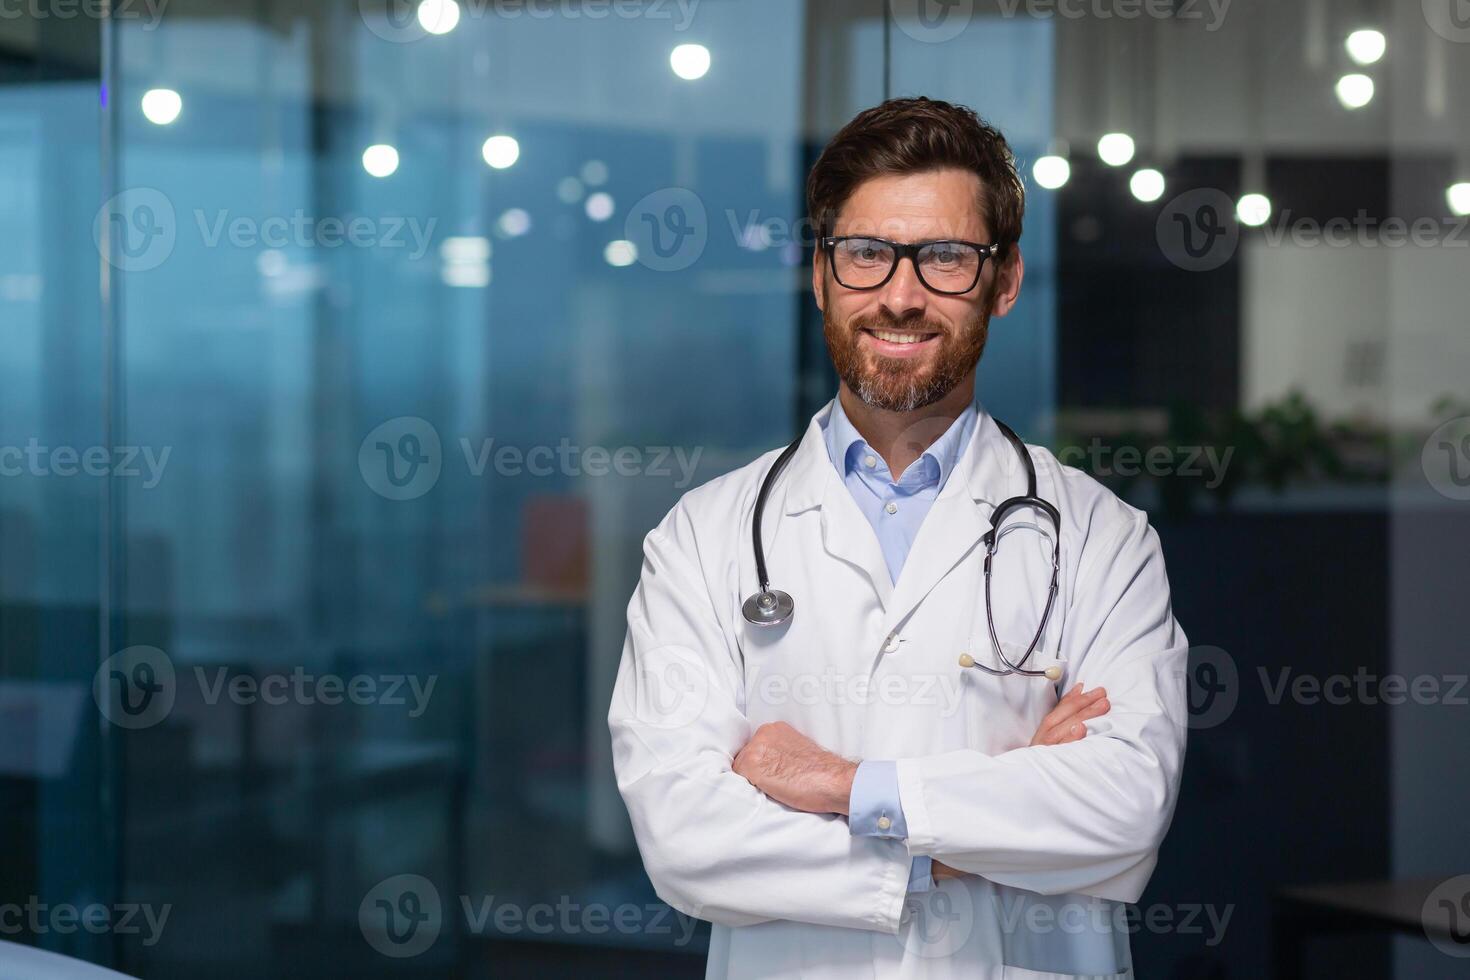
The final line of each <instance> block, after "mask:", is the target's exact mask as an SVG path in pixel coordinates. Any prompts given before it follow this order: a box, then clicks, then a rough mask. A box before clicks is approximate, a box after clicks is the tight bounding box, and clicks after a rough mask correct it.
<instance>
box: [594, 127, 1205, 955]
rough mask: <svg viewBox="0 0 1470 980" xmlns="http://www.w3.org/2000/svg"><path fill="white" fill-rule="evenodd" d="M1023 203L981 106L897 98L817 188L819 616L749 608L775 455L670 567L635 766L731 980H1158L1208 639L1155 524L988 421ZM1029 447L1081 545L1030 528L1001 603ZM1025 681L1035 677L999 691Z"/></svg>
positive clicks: (789, 556) (797, 523) (772, 557)
mask: <svg viewBox="0 0 1470 980" xmlns="http://www.w3.org/2000/svg"><path fill="white" fill-rule="evenodd" d="M1022 194H1023V190H1022V184H1021V181H1020V179H1019V178H1018V177H1017V174H1016V170H1015V166H1014V162H1013V159H1012V155H1011V152H1010V149H1009V147H1008V146H1007V144H1006V142H1005V139H1004V137H1002V136H1001V134H1000V133H998V132H997V131H995V130H994V129H992V128H990V127H989V126H987V125H986V124H984V123H983V122H982V121H981V120H979V119H978V118H977V117H976V116H975V114H974V113H973V112H971V111H970V110H968V109H966V108H963V107H960V106H954V105H950V104H948V103H944V102H937V101H931V100H928V99H922V98H920V99H896V100H891V101H889V102H885V103H884V104H882V105H880V106H877V107H876V108H873V109H869V110H866V111H864V112H863V113H861V114H859V115H858V116H857V117H856V118H854V119H853V120H852V121H851V122H850V123H849V124H848V125H847V126H846V127H844V128H843V129H842V130H841V132H839V133H838V134H837V135H836V136H835V137H834V138H833V140H832V142H831V143H830V144H829V145H828V146H827V147H826V149H825V150H824V152H823V153H822V155H821V157H820V158H819V159H818V161H817V163H816V164H815V166H814V167H813V169H812V172H811V175H810V178H809V180H808V184H807V205H808V208H809V211H810V214H811V215H812V217H813V219H814V221H816V222H817V223H818V227H819V229H820V231H819V233H820V235H821V238H820V239H819V241H818V245H817V248H816V254H815V263H814V268H813V272H812V287H813V291H814V293H815V296H816V301H817V305H818V306H819V307H820V308H821V311H822V314H823V319H824V323H825V334H826V341H827V348H828V351H829V352H830V354H831V357H832V362H833V365H834V366H835V368H836V371H837V375H838V377H839V378H840V381H841V383H840V386H839V388H838V392H837V397H836V398H835V399H834V400H833V401H832V402H830V403H829V404H827V405H826V406H825V407H823V408H822V409H821V411H819V412H818V413H817V414H816V416H815V417H813V418H812V419H811V421H810V423H809V424H808V425H807V427H806V431H805V433H804V434H803V435H802V438H801V439H800V441H799V444H798V445H797V446H796V448H795V450H794V454H793V455H791V456H790V458H789V461H788V463H787V465H785V467H784V469H782V470H780V471H779V472H778V473H777V475H776V477H775V478H774V481H773V483H772V486H771V489H770V493H769V496H768V499H767V500H766V501H765V504H764V507H763V508H761V510H762V515H761V523H760V541H761V545H762V550H763V552H764V562H765V566H766V572H767V576H768V578H769V583H770V589H771V590H781V591H782V592H784V593H788V594H789V595H790V596H791V598H792V600H793V602H794V611H793V614H792V615H791V616H790V617H789V618H784V619H781V620H780V621H779V622H776V623H760V624H757V623H752V622H751V621H750V620H749V619H748V618H747V617H746V615H745V614H744V612H743V604H744V603H745V601H746V599H747V598H748V597H751V596H752V595H753V594H756V593H760V592H761V591H762V586H763V583H761V582H760V581H759V576H758V573H757V565H756V559H755V555H754V548H753V543H752V524H753V521H754V519H755V512H756V509H757V508H756V502H757V496H758V494H759V490H760V487H761V485H762V482H763V481H764V480H765V478H766V476H767V474H768V473H769V472H770V471H771V469H772V464H773V463H774V462H775V461H776V459H777V457H778V455H780V451H779V450H773V451H771V452H769V453H767V454H765V455H763V456H762V457H760V458H759V459H757V460H755V461H754V462H752V463H750V464H749V465H747V466H745V467H742V468H740V469H738V470H736V471H734V472H732V473H729V474H727V475H725V476H722V477H720V478H718V479H715V480H713V481H711V482H709V483H707V484H705V485H704V486H702V487H699V488H697V489H695V490H693V491H691V492H689V493H688V494H686V495H685V496H684V498H683V499H682V500H680V501H679V503H678V504H677V505H676V506H675V507H674V508H673V510H671V511H670V512H669V514H668V515H667V516H666V517H665V518H664V519H663V521H662V522H661V523H660V524H659V525H658V526H657V527H656V528H654V529H653V530H652V531H651V532H650V533H649V534H648V536H647V538H646V540H645V542H644V562H643V571H642V577H641V579H640V581H639V584H638V588H637V590H636V591H635V593H634V594H633V597H632V600H631V602H630V603H629V604H628V633H627V640H626V642H625V645H624V648H623V656H622V662H621V665H620V667H619V672H618V678H617V683H616V686H615V689H614V693H613V700H612V705H611V708H610V710H609V712H608V723H609V726H610V728H611V732H612V738H613V755H614V765H615V768H616V772H617V780H618V786H619V789H620V791H621V793H622V796H623V799H624V801H625V802H626V804H627V807H628V812H629V815H630V817H631V819H632V825H633V830H634V833H635V836H636V839H637V842H638V846H639V850H640V852H641V854H642V857H643V861H644V866H645V868H646V869H647V872H648V876H649V878H650V879H651V881H652V882H653V885H654V887H655V889H656V890H657V892H658V894H659V896H660V897H661V898H663V899H664V900H665V901H667V902H668V903H669V904H670V905H672V906H674V907H675V908H676V909H679V910H680V911H682V912H685V913H687V914H689V915H693V916H697V917H699V918H703V919H707V920H709V921H711V922H712V923H714V928H713V932H712V936H711V943H710V954H709V963H708V972H707V975H708V976H709V977H732V978H733V977H739V978H744V977H752V978H754V977H762V978H770V977H793V978H794V977H810V978H829V977H830V978H843V980H847V978H855V977H874V978H887V977H895V978H896V977H905V978H911V977H912V978H917V977H925V978H949V977H955V978H958V977H966V978H975V977H990V978H1001V977H1006V978H1012V977H1028V978H1032V977H1039V976H1041V977H1045V976H1073V975H1078V974H1085V975H1090V976H1127V975H1131V960H1130V956H1129V948H1128V933H1129V932H1130V931H1132V929H1131V927H1133V926H1135V925H1136V924H1135V923H1133V922H1132V921H1131V920H1127V919H1125V917H1124V915H1123V907H1122V906H1121V905H1119V904H1117V903H1125V902H1134V901H1137V900H1138V898H1139V896H1140V894H1141V893H1142V891H1143V888H1144V885H1145V884H1146V883H1147V882H1148V879H1149V875H1150V873H1151V871H1152V870H1153V867H1154V864H1155V861H1156V860H1157V854H1158V848H1159V843H1160V841H1161V840H1162V839H1163V836H1164V833H1165V831H1166V830H1167V829H1168V826H1169V821H1170V817H1171V815H1172V813H1173V809H1174V804H1175V799H1176V796H1177V792H1178V785H1179V773H1180V767H1181V764H1182V762H1183V756H1184V743H1185V737H1184V736H1185V728H1186V726H1185V720H1186V716H1185V714H1184V711H1185V704H1184V681H1183V671H1184V657H1185V653H1186V644H1187V641H1186V639H1185V636H1184V633H1183V632H1182V631H1181V629H1180V628H1179V625H1178V624H1177V623H1176V622H1175V620H1174V617H1173V615H1172V613H1171V611H1170V605H1169V587H1168V581H1167V578H1166V576H1165V571H1164V562H1163V557H1162V555H1161V554H1160V550H1159V541H1158V537H1157V535H1156V534H1155V532H1154V531H1153V529H1152V528H1150V527H1149V524H1148V521H1147V519H1146V517H1145V515H1144V514H1143V513H1142V512H1140V511H1138V510H1136V509H1134V508H1133V507H1130V506H1128V505H1127V504H1125V503H1123V502H1122V501H1120V500H1119V499H1118V498H1117V497H1115V496H1114V495H1113V494H1112V493H1110V492H1108V491H1107V490H1106V489H1104V488H1103V487H1102V486H1101V485H1100V484H1098V483H1097V482H1096V481H1094V480H1093V479H1091V478H1090V477H1088V476H1086V475H1085V474H1083V473H1081V472H1080V471H1078V470H1075V469H1072V468H1070V467H1066V466H1062V465H1060V464H1059V463H1058V462H1057V460H1056V458H1055V457H1054V456H1053V455H1052V454H1051V453H1050V452H1048V451H1047V450H1046V449H1043V448H1040V447H1036V446H1029V447H1019V440H1018V441H1017V444H1013V443H1011V442H1010V441H1009V440H1008V439H1007V438H1006V436H1005V434H1004V432H1003V430H1002V429H1001V427H1000V426H999V425H998V423H997V420H996V419H993V418H992V417H991V416H990V415H989V414H988V413H987V412H986V411H985V410H984V408H983V407H981V406H980V405H978V404H977V403H976V402H975V399H974V389H975V369H976V365H977V364H978V362H979V360H980V356H981V354H982V352H983V350H984V348H985V341H986V336H987V332H988V325H989V320H990V317H991V316H992V315H993V316H1004V315H1005V314H1006V313H1008V312H1009V311H1010V310H1011V309H1012V307H1014V306H1015V304H1016V301H1017V297H1018V295H1019V294H1020V290H1021V281H1022V275H1023V271H1024V266H1023V263H1022V260H1021V253H1020V250H1019V248H1018V246H1017V242H1018V240H1019V238H1020V235H1021V218H1022V212H1023V198H1022ZM925 243H935V244H927V245H926V244H925ZM915 245H918V246H921V247H914V246H915ZM1021 452H1025V453H1026V454H1027V455H1028V456H1029V458H1030V462H1031V464H1032V466H1033V467H1034V471H1035V476H1036V495H1037V496H1039V497H1041V498H1042V499H1043V500H1045V501H1048V502H1050V503H1051V504H1052V505H1054V506H1055V507H1056V508H1057V510H1058V512H1059V520H1058V521H1057V522H1056V524H1055V525H1053V523H1052V522H1051V521H1050V520H1049V519H1048V518H1047V516H1046V514H1045V513H1044V508H1041V507H1037V506H1026V507H1020V508H1014V509H1011V510H1010V511H1008V512H1007V513H1005V515H1004V518H1003V521H1002V526H1001V543H1000V544H999V545H998V547H997V550H996V554H995V557H994V568H993V579H992V582H991V584H990V602H989V604H988V607H987V603H986V601H985V596H986V588H987V586H986V581H985V577H984V566H985V564H986V561H985V557H986V551H987V546H986V543H985V541H984V537H985V535H986V532H987V531H989V530H990V529H991V528H990V521H991V517H992V515H993V514H994V513H995V512H996V510H997V507H996V505H997V504H999V503H1001V502H1002V501H1006V500H1008V499H1010V498H1012V497H1016V496H1021V495H1025V494H1026V493H1027V490H1028V487H1027V482H1028V481H1027V472H1026V467H1025V465H1024V463H1023V460H1022V457H1021V455H1020V453H1021ZM1054 528H1056V529H1059V532H1060V534H1059V537H1060V548H1059V550H1056V551H1054V547H1053V546H1054V544H1055V543H1056V537H1057V534H1056V530H1054ZM1054 561H1055V562H1056V568H1057V571H1056V579H1055V580H1056V583H1057V590H1056V595H1055V600H1054V602H1051V603H1049V587H1050V583H1051V581H1052V580H1053V564H1054ZM1049 605H1050V611H1049V612H1048V607H1049ZM773 618H779V617H773ZM991 622H993V624H994V631H993V632H994V636H995V637H996V639H998V640H999V643H1000V650H999V651H996V650H995V649H994V644H993V642H992V630H991V627H990V623H991ZM1043 623H1044V624H1045V628H1044V629H1043V630H1042V631H1041V634H1040V637H1039V640H1035V641H1034V643H1033V640H1034V637H1035V634H1036V631H1037V630H1038V627H1039V625H1040V624H1043ZM1033 645H1034V652H1033V653H1032V654H1031V655H1030V659H1029V660H1026V661H1024V662H1023V661H1022V659H1021V658H1022V657H1023V656H1024V655H1025V653H1026V651H1027V649H1028V648H1029V647H1032V646H1033ZM1005 660H1009V661H1010V662H1012V663H1015V664H1017V665H1019V666H1024V667H1026V668H1027V669H1030V670H1032V671H1033V673H1031V674H1026V673H1019V672H1016V673H1007V674H1004V676H998V675H996V674H994V673H991V672H989V671H987V670H985V669H984V668H985V667H989V668H991V670H996V669H1003V667H1004V661H1005ZM964 661H969V662H970V663H973V664H979V665H980V666H979V667H965V666H961V662H964ZM1047 668H1051V670H1050V674H1051V675H1053V677H1055V679H1053V677H1048V676H1046V675H1045V674H1043V673H1041V672H1042V671H1044V670H1046V669H1047Z"/></svg>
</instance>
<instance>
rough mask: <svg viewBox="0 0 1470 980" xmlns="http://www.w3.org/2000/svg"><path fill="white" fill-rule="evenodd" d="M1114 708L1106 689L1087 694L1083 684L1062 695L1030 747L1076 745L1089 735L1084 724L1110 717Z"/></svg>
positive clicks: (1039, 728) (1096, 688) (1097, 689)
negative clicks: (1074, 743) (1091, 720)
mask: <svg viewBox="0 0 1470 980" xmlns="http://www.w3.org/2000/svg"><path fill="white" fill-rule="evenodd" d="M1111 707H1112V705H1110V704H1109V703H1108V692H1107V690H1106V689H1104V688H1101V687H1095V688H1093V689H1092V690H1091V691H1087V692H1085V693H1084V692H1083V690H1082V685H1081V684H1078V685H1077V686H1076V687H1074V688H1072V689H1071V690H1070V691H1068V692H1067V693H1066V694H1065V695H1063V696H1062V699H1061V700H1060V701H1058V702H1057V703H1056V706H1055V707H1053V708H1052V709H1051V711H1049V712H1047V715H1046V717H1045V718H1043V719H1041V725H1040V726H1039V727H1037V729H1036V735H1035V736H1034V737H1033V738H1032V739H1031V744H1032V745H1065V744H1066V743H1067V742H1075V741H1077V740H1079V739H1081V738H1082V736H1084V735H1086V734H1087V726H1086V725H1085V724H1083V723H1084V722H1086V721H1087V720H1088V719H1089V718H1096V717H1098V716H1099V715H1105V714H1107V713H1108V709H1109V708H1111Z"/></svg>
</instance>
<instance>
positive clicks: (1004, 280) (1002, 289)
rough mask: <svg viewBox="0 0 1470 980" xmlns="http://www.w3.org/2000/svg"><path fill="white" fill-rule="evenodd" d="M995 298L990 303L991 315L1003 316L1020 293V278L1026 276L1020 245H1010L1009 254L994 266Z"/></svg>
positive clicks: (1013, 304) (1014, 303) (1009, 310)
mask: <svg viewBox="0 0 1470 980" xmlns="http://www.w3.org/2000/svg"><path fill="white" fill-rule="evenodd" d="M995 276H996V280H995V299H994V300H992V301H991V304H990V315H991V316H1005V315H1006V314H1007V313H1009V312H1011V308H1012V307H1014V306H1015V305H1016V299H1017V298H1018V297H1019V296H1020V295H1021V280H1022V279H1023V278H1025V276H1026V262H1025V260H1024V259H1022V258H1021V246H1020V245H1012V246H1011V254H1010V255H1009V256H1007V257H1006V259H1005V260H1004V261H1002V262H1000V263H999V264H998V265H997V266H996V268H995Z"/></svg>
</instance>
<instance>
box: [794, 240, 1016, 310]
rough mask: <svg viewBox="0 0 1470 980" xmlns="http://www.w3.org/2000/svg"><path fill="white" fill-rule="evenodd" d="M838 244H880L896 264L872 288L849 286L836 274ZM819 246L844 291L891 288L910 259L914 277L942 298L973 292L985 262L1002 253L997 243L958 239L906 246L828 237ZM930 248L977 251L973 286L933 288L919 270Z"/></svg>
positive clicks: (914, 243) (881, 241)
mask: <svg viewBox="0 0 1470 980" xmlns="http://www.w3.org/2000/svg"><path fill="white" fill-rule="evenodd" d="M838 242H878V243H880V244H883V245H887V246H888V247H889V248H891V249H893V265H892V266H891V267H890V268H889V269H888V275H886V276H884V277H883V279H882V281H881V282H876V283H874V284H873V285H871V286H849V285H848V284H847V283H845V282H843V281H842V279H841V277H840V276H838V275H837V256H836V252H837V243H838ZM820 244H821V246H822V251H823V252H824V253H825V254H826V256H827V264H828V265H830V266H831V267H832V278H833V279H835V280H836V281H837V285H839V286H841V287H842V288H843V289H854V290H857V291H859V292H867V291H868V290H870V289H882V288H883V287H884V286H886V285H888V281H889V280H890V279H892V278H893V274H894V273H895V272H897V271H898V263H900V262H902V261H903V260H904V259H905V258H907V259H908V260H909V262H911V263H912V264H913V267H914V275H916V276H918V277H919V282H921V283H923V284H924V288H925V289H927V290H929V291H930V292H931V293H939V294H940V295H941V296H963V295H965V294H966V293H968V292H969V291H970V290H972V289H974V288H975V287H976V286H978V285H979V284H980V277H981V276H982V275H984V274H985V260H986V259H989V258H991V257H993V256H995V255H997V254H999V252H1000V250H1001V249H1000V245H999V244H998V243H997V244H992V245H982V244H981V243H979V242H967V241H964V240H963V239H959V238H936V239H932V240H930V241H923V242H909V243H908V244H904V243H903V242H895V241H890V240H888V239H887V238H875V237H873V236H872V235H829V236H827V237H826V238H823V239H821V241H820ZM931 245H968V246H970V247H971V248H973V249H974V250H975V251H977V252H979V253H980V264H979V265H978V266H976V267H975V281H974V282H972V283H970V284H969V285H968V286H966V287H965V288H964V289H937V288H935V287H934V286H931V285H930V284H929V281H928V280H927V279H925V278H924V272H923V270H922V269H920V268H919V252H920V250H921V249H925V248H928V247H929V246H931Z"/></svg>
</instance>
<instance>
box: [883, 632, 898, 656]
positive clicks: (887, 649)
mask: <svg viewBox="0 0 1470 980" xmlns="http://www.w3.org/2000/svg"><path fill="white" fill-rule="evenodd" d="M883 652H884V653H897V652H898V634H897V633H889V634H888V639H886V640H884V641H883Z"/></svg>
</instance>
